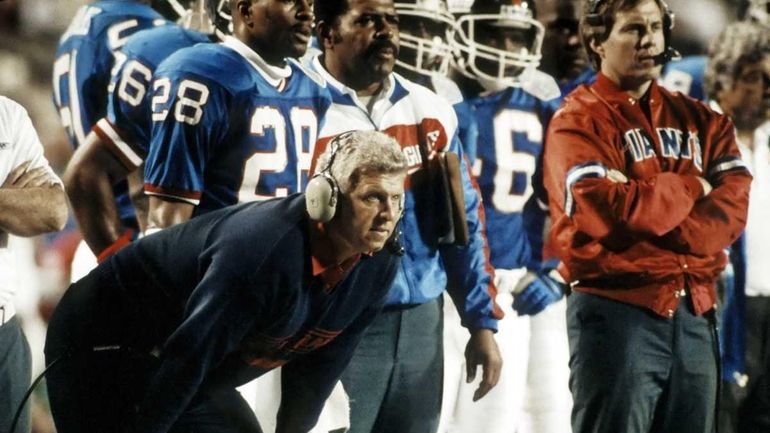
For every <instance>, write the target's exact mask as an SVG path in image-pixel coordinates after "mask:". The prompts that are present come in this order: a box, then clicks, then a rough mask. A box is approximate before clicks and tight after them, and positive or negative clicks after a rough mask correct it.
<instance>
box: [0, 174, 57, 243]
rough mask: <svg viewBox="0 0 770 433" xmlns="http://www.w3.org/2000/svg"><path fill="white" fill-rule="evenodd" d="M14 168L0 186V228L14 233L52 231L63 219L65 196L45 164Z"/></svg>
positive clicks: (27, 234) (32, 234)
mask: <svg viewBox="0 0 770 433" xmlns="http://www.w3.org/2000/svg"><path fill="white" fill-rule="evenodd" d="M30 165H31V161H26V162H24V163H22V164H20V165H19V166H17V167H16V168H14V169H13V170H12V171H11V173H10V174H9V175H8V177H7V178H6V180H5V182H3V184H2V186H0V231H3V232H6V233H10V234H13V235H16V236H35V235H38V234H41V233H46V232H55V231H59V230H61V229H62V228H64V224H66V222H67V199H66V197H65V195H64V190H63V189H62V187H61V185H60V183H59V180H58V178H56V176H55V175H54V174H53V173H51V171H50V168H48V167H47V166H42V167H37V168H32V169H29V167H30Z"/></svg>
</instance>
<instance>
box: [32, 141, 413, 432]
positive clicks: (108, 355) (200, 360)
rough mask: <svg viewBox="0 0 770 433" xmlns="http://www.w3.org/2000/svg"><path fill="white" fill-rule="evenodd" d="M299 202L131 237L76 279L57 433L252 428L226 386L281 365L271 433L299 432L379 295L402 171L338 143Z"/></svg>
mask: <svg viewBox="0 0 770 433" xmlns="http://www.w3.org/2000/svg"><path fill="white" fill-rule="evenodd" d="M318 167H322V168H323V169H322V171H321V173H320V174H319V175H317V176H316V177H314V178H313V179H312V180H311V182H310V183H309V185H308V188H307V191H306V193H305V194H295V195H291V196H288V197H285V198H280V199H274V200H269V201H265V202H261V203H247V204H243V205H236V206H232V207H228V208H225V209H221V210H218V211H213V212H210V213H208V214H206V215H203V216H200V217H198V218H194V219H193V220H191V221H189V222H187V223H184V224H180V225H177V226H174V227H171V228H168V229H166V230H163V231H161V232H158V233H155V234H152V235H149V236H147V237H145V238H143V239H140V240H139V241H137V242H134V243H132V244H130V245H129V246H127V247H126V248H124V249H123V250H121V251H119V252H118V253H116V254H115V255H114V256H112V257H110V258H109V259H108V260H107V261H105V262H104V263H102V264H101V265H100V266H99V267H97V268H96V269H95V270H94V271H92V272H91V273H90V274H89V275H87V276H86V277H85V278H83V279H81V280H80V281H78V282H76V283H74V284H73V285H72V286H70V288H69V289H68V290H67V292H66V294H65V295H64V297H63V299H62V300H61V302H60V303H59V305H58V307H57V309H56V311H55V313H54V315H53V318H52V319H51V323H50V326H49V329H48V336H47V339H46V347H45V355H46V362H47V363H48V364H49V365H50V364H53V363H57V364H58V365H54V366H52V367H51V369H50V371H49V374H48V389H49V394H50V395H49V398H50V401H51V409H52V413H53V416H54V420H55V422H56V427H57V429H58V431H59V432H60V433H74V432H116V431H120V432H126V431H130V432H142V433H163V432H196V433H198V432H206V433H213V432H239V433H241V432H246V433H251V432H260V431H261V430H260V428H259V423H258V422H257V420H256V419H255V417H254V415H253V413H252V411H251V410H250V409H249V407H248V405H247V404H246V402H245V401H244V400H243V399H242V398H241V397H240V394H239V393H238V392H237V391H236V389H235V388H236V387H237V386H240V385H242V384H244V383H246V382H248V381H250V380H252V379H254V378H255V377H257V376H260V375H261V374H263V373H265V372H267V371H269V370H271V369H273V368H275V367H278V366H283V374H282V388H283V389H282V397H281V405H280V410H279V413H278V420H277V425H278V427H277V431H278V432H282V433H285V432H306V431H308V430H310V429H311V428H312V427H313V425H314V424H315V422H316V420H317V417H318V415H319V413H320V411H321V408H322V406H323V403H324V401H325V400H326V397H327V396H328V395H329V394H330V392H331V390H332V388H333V387H334V384H335V383H336V381H337V380H338V378H339V376H340V374H341V372H342V371H343V369H344V368H345V366H346V365H347V363H348V361H349V360H350V357H351V355H352V353H353V349H354V348H355V346H356V344H357V343H358V341H359V340H360V338H361V335H362V332H363V331H364V329H365V328H366V327H367V325H369V323H370V322H371V321H372V320H373V319H374V317H375V315H376V314H377V313H378V311H379V310H380V308H381V307H382V305H383V302H384V300H385V295H386V294H387V291H388V288H389V287H390V283H391V281H392V279H393V277H394V273H395V271H396V268H397V266H398V260H399V259H398V252H399V250H400V248H399V247H398V245H397V243H398V239H395V238H396V237H397V236H394V235H393V233H394V230H396V225H397V223H398V219H399V217H400V214H401V209H402V203H403V194H404V179H405V176H406V160H405V159H404V156H403V154H402V153H401V149H400V146H399V145H398V144H397V143H396V142H395V141H394V140H393V139H392V138H390V137H388V136H386V135H384V134H382V133H379V132H374V131H368V132H362V131H357V132H348V133H343V134H340V135H339V136H338V137H336V138H335V139H334V140H333V143H332V145H331V146H328V147H327V151H326V152H325V153H324V155H322V157H321V159H320V161H319V164H318Z"/></svg>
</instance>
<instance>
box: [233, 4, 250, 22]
mask: <svg viewBox="0 0 770 433" xmlns="http://www.w3.org/2000/svg"><path fill="white" fill-rule="evenodd" d="M251 1H252V0H236V2H235V7H234V8H233V14H236V13H237V14H238V15H240V16H241V21H243V23H244V24H246V25H247V26H249V27H251V26H252V25H253V22H252V17H251Z"/></svg>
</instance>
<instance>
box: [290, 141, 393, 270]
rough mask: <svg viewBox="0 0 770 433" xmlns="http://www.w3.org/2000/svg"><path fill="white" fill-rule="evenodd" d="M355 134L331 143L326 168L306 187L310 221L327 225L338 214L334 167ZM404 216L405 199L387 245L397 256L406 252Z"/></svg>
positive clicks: (338, 192)
mask: <svg viewBox="0 0 770 433" xmlns="http://www.w3.org/2000/svg"><path fill="white" fill-rule="evenodd" d="M354 132H356V131H346V132H343V133H341V134H339V135H337V136H336V137H334V138H333V139H332V140H331V141H330V142H329V149H330V151H331V155H329V160H328V161H327V162H326V166H325V167H324V168H323V170H321V172H320V173H318V174H316V175H314V176H313V177H312V178H311V179H310V182H308V184H307V186H306V187H305V209H306V210H307V213H308V215H309V216H310V219H311V220H313V221H318V222H322V223H327V222H329V221H331V220H332V218H334V214H335V213H337V201H338V199H339V194H340V186H339V184H338V183H337V179H335V178H334V175H332V165H333V164H334V158H335V157H336V156H337V152H338V151H339V149H340V147H342V145H343V144H345V140H347V139H349V138H350V136H351V135H353V133H354ZM403 216H404V197H402V198H401V205H400V209H399V214H398V219H397V221H396V227H395V228H394V229H393V233H392V234H391V236H390V238H389V239H388V241H387V242H386V244H385V246H386V248H387V249H388V251H389V252H390V253H391V254H394V255H397V256H403V255H404V252H405V251H404V247H403V245H401V230H399V228H398V226H399V224H400V222H401V218H403Z"/></svg>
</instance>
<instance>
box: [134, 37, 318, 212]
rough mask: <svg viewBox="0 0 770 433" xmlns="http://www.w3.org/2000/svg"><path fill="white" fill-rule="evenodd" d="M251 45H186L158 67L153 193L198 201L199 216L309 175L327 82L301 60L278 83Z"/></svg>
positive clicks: (279, 192)
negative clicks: (260, 65) (271, 79)
mask: <svg viewBox="0 0 770 433" xmlns="http://www.w3.org/2000/svg"><path fill="white" fill-rule="evenodd" d="M232 41H235V42H232ZM245 50H248V48H246V47H245V45H243V44H241V43H240V42H238V41H236V40H235V39H233V38H229V39H228V42H225V43H224V44H201V45H196V46H194V47H191V48H186V49H182V50H180V51H177V52H176V53H174V54H173V55H172V56H171V57H169V58H168V59H167V60H166V61H164V62H163V63H161V64H160V66H158V68H157V69H156V71H155V76H154V81H153V98H152V111H153V114H152V120H153V128H152V139H151V143H150V151H149V153H148V156H147V161H146V163H145V191H146V192H147V193H148V194H151V195H160V196H165V197H171V198H173V199H176V200H182V201H186V202H188V203H191V204H194V205H196V206H197V207H196V209H195V212H194V215H198V214H201V213H204V212H207V211H210V210H213V209H218V208H221V207H224V206H227V205H231V204H234V203H238V202H245V201H252V200H263V199H267V198H271V197H278V196H285V195H288V194H291V193H294V192H298V191H300V189H301V187H302V186H304V185H305V184H306V183H307V177H308V172H309V170H310V163H311V157H312V155H313V149H314V146H315V142H316V137H317V135H318V131H319V129H320V126H321V121H322V119H323V116H324V114H325V113H326V110H327V109H328V108H329V106H330V105H331V97H330V96H329V93H328V90H327V89H326V88H325V85H323V84H322V82H321V81H320V78H317V77H311V75H308V74H312V73H310V72H306V71H305V70H304V69H303V68H302V67H301V66H300V65H299V64H298V63H296V62H294V61H289V63H288V66H287V67H288V68H290V70H291V75H290V76H289V77H288V78H285V79H283V80H281V81H280V83H278V86H277V87H276V86H275V85H274V84H276V83H271V82H269V81H268V80H267V78H266V77H265V76H264V75H263V74H262V72H260V70H258V66H257V64H256V63H255V62H254V61H253V60H251V59H247V57H246V56H248V55H255V53H254V52H253V51H248V52H245Z"/></svg>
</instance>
